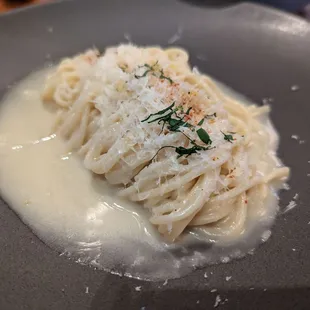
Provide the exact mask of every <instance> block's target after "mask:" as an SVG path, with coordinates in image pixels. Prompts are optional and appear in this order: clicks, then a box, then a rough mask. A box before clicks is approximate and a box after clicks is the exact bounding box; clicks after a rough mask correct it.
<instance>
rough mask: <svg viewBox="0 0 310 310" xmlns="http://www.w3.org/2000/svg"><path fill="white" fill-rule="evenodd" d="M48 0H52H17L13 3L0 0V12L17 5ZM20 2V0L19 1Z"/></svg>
mask: <svg viewBox="0 0 310 310" xmlns="http://www.w3.org/2000/svg"><path fill="white" fill-rule="evenodd" d="M49 1H53V0H31V1H28V2H25V3H18V2H17V1H16V2H15V4H10V3H9V1H5V0H0V13H1V12H6V11H9V10H12V9H15V8H18V7H22V6H26V5H30V4H36V3H37V4H38V3H46V2H49ZM21 2H22V1H21Z"/></svg>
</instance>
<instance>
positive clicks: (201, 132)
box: [196, 128, 212, 145]
mask: <svg viewBox="0 0 310 310" xmlns="http://www.w3.org/2000/svg"><path fill="white" fill-rule="evenodd" d="M196 132H197V135H198V137H199V139H200V140H201V141H202V142H204V143H205V144H208V145H210V144H212V140H211V138H210V136H209V135H208V133H207V132H206V131H205V130H204V129H203V128H199V129H198V130H197V131H196Z"/></svg>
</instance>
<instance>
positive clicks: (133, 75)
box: [42, 45, 289, 241]
mask: <svg viewBox="0 0 310 310" xmlns="http://www.w3.org/2000/svg"><path fill="white" fill-rule="evenodd" d="M42 98H43V100H44V101H45V102H49V103H54V104H56V106H57V108H58V109H57V110H58V111H57V113H58V117H57V121H56V123H55V128H54V129H55V131H56V132H57V133H58V134H59V135H61V136H62V137H63V138H64V139H65V140H66V141H67V145H68V148H69V149H70V150H75V151H76V152H78V153H79V154H80V155H81V156H82V157H83V159H84V165H85V167H86V168H87V169H89V170H91V171H92V172H94V173H95V174H100V175H104V176H105V178H106V179H107V180H108V182H109V183H110V184H115V185H119V186H120V190H119V195H121V196H123V197H126V198H127V199H129V200H131V201H137V202H141V203H143V205H144V206H145V207H146V208H148V209H149V210H150V213H151V217H150V221H151V223H152V224H154V225H156V226H157V227H158V231H159V232H160V233H161V234H163V235H164V236H165V237H166V238H167V239H169V240H171V241H174V240H175V239H176V238H178V237H179V236H180V235H181V234H182V232H183V231H184V229H185V228H187V227H199V228H200V229H201V230H203V231H204V232H205V233H207V234H211V235H219V236H225V237H226V238H231V237H236V236H238V235H240V234H242V233H243V231H244V227H245V225H246V221H247V217H248V211H249V206H251V208H255V206H256V205H261V203H262V202H263V201H264V200H265V199H266V197H267V196H268V193H270V192H271V191H272V184H274V183H275V182H278V183H282V182H284V181H285V180H286V179H287V177H288V175H289V169H288V168H287V167H282V166H281V165H280V164H279V160H278V159H277V157H276V153H275V151H276V150H275V149H274V146H273V144H274V139H275V137H273V136H272V135H271V134H270V130H268V126H270V124H267V123H266V122H265V123H264V122H263V119H264V117H265V115H266V114H267V113H268V112H269V107H268V106H263V107H257V106H255V105H251V106H246V105H243V104H242V103H241V102H239V101H237V100H235V99H232V98H231V97H230V96H228V95H227V94H226V93H224V92H223V91H222V90H221V88H219V87H218V86H217V85H216V84H215V83H214V82H213V81H212V80H211V79H210V78H209V77H207V76H205V75H202V74H200V73H199V72H198V71H197V70H196V69H193V70H192V69H191V68H190V66H189V64H188V55H187V53H186V52H185V51H184V50H181V49H177V48H169V49H166V50H164V49H161V48H157V47H150V48H139V47H135V46H132V45H121V46H119V47H113V48H109V49H107V50H106V52H105V54H104V55H103V56H99V53H98V52H97V51H95V50H90V51H87V52H86V53H84V54H81V55H78V56H76V57H74V58H71V59H65V60H63V61H62V62H61V63H60V65H59V66H58V68H57V70H56V71H55V72H54V73H53V74H52V75H51V76H50V77H49V78H48V79H47V81H46V85H45V89H44V91H43V94H42Z"/></svg>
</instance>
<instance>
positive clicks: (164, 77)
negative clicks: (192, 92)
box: [159, 69, 173, 84]
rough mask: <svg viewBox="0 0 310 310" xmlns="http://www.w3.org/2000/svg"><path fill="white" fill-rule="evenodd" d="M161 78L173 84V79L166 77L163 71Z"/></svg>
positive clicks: (161, 71)
mask: <svg viewBox="0 0 310 310" xmlns="http://www.w3.org/2000/svg"><path fill="white" fill-rule="evenodd" d="M159 78H160V79H165V80H167V81H169V82H170V84H173V81H172V79H171V78H170V77H168V76H165V75H164V71H163V69H161V70H160V76H159Z"/></svg>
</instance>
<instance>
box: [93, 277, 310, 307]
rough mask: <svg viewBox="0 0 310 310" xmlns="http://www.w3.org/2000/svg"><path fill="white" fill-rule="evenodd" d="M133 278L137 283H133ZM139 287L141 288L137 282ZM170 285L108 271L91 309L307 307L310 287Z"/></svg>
mask: <svg viewBox="0 0 310 310" xmlns="http://www.w3.org/2000/svg"><path fill="white" fill-rule="evenodd" d="M135 281H136V285H135ZM141 285H142V287H141V290H140V286H141ZM211 290H212V288H211V287H209V286H207V285H206V287H205V290H193V289H190V287H188V289H184V288H180V289H169V284H167V286H163V285H162V284H161V285H160V284H159V283H154V282H140V281H138V280H134V281H133V279H129V278H126V277H123V278H122V281H119V279H118V278H117V277H115V276H113V275H107V277H106V278H105V281H104V283H102V285H101V286H100V288H99V289H98V291H97V292H96V294H95V296H94V298H93V300H92V303H91V307H90V309H91V310H103V309H104V310H119V309H128V310H130V309H136V310H158V309H160V310H165V309H167V310H168V309H169V310H171V309H178V310H185V309H204V310H205V309H214V308H216V307H219V308H220V309H221V310H225V309H232V310H236V309H240V310H243V309H251V310H256V309H264V310H274V309H281V310H291V309H299V310H301V309H306V308H302V305H306V304H307V301H309V297H308V296H309V293H310V289H306V288H294V289H268V290H266V289H259V288H258V289H256V288H255V289H254V290H251V289H244V288H240V289H237V288H235V289H232V290H227V289H226V290H220V289H219V290H217V291H216V292H212V293H211Z"/></svg>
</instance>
